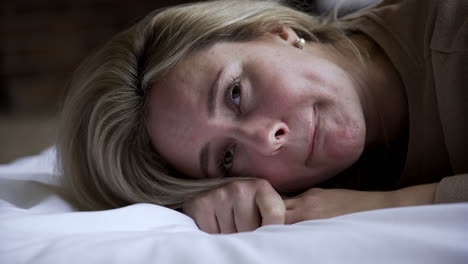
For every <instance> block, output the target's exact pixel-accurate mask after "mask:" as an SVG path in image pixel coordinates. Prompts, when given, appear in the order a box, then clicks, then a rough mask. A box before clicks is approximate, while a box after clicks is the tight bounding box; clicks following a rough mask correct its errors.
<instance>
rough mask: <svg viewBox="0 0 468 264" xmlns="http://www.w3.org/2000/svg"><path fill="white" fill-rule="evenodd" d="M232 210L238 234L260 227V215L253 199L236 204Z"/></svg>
mask: <svg viewBox="0 0 468 264" xmlns="http://www.w3.org/2000/svg"><path fill="white" fill-rule="evenodd" d="M233 209H234V221H235V225H236V228H237V231H238V232H246V231H252V230H255V229H257V228H258V227H259V226H260V224H261V217H260V213H259V211H258V208H257V206H256V205H255V201H254V200H253V199H249V200H248V201H241V202H239V203H236V204H235V206H234V208H233Z"/></svg>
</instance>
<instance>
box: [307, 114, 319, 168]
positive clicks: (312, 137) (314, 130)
mask: <svg viewBox="0 0 468 264" xmlns="http://www.w3.org/2000/svg"><path fill="white" fill-rule="evenodd" d="M317 128H318V115H317V111H316V109H315V105H314V107H313V108H312V122H311V125H310V130H309V131H310V133H309V134H308V135H309V136H310V141H309V144H308V146H309V148H308V151H309V152H308V153H309V154H308V155H307V159H306V165H309V163H310V160H311V158H312V156H313V154H314V149H315V144H316V141H317V140H316V139H317V132H318V131H317Z"/></svg>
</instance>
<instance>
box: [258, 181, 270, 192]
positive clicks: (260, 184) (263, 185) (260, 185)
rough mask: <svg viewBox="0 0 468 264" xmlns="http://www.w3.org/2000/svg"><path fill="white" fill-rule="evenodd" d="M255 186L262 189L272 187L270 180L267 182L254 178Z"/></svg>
mask: <svg viewBox="0 0 468 264" xmlns="http://www.w3.org/2000/svg"><path fill="white" fill-rule="evenodd" d="M255 186H256V187H257V189H264V190H265V189H270V188H272V187H271V184H270V182H268V181H267V180H265V179H256V180H255Z"/></svg>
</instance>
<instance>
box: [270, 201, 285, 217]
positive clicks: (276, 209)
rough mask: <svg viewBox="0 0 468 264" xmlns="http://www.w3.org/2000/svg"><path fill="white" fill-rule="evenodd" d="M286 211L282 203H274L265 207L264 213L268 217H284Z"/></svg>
mask: <svg viewBox="0 0 468 264" xmlns="http://www.w3.org/2000/svg"><path fill="white" fill-rule="evenodd" d="M285 213H286V208H285V207H284V205H283V206H282V205H281V204H276V205H275V206H271V207H269V208H267V209H266V214H267V215H268V216H269V217H274V218H282V217H284V215H285Z"/></svg>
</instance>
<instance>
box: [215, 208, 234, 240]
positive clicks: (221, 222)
mask: <svg viewBox="0 0 468 264" xmlns="http://www.w3.org/2000/svg"><path fill="white" fill-rule="evenodd" d="M216 219H217V221H218V226H219V232H220V233H221V234H231V233H236V232H237V228H236V224H235V221H234V213H233V209H232V208H231V210H227V209H226V208H222V209H221V210H217V211H216Z"/></svg>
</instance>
